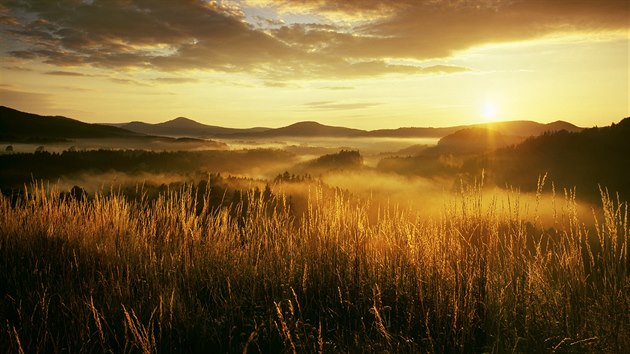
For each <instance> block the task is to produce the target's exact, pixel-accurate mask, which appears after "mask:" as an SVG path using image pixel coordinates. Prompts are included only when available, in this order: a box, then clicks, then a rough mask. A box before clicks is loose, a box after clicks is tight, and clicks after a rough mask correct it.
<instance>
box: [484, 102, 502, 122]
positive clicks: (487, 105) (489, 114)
mask: <svg viewBox="0 0 630 354" xmlns="http://www.w3.org/2000/svg"><path fill="white" fill-rule="evenodd" d="M498 113H499V109H498V107H497V105H496V103H494V102H493V101H486V102H484V104H483V106H482V107H481V116H482V117H483V119H484V120H485V121H487V122H490V121H493V120H495V119H496V117H497V114H498Z"/></svg>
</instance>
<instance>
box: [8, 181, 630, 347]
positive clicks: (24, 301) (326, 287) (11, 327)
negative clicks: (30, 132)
mask: <svg viewBox="0 0 630 354" xmlns="http://www.w3.org/2000/svg"><path fill="white" fill-rule="evenodd" d="M541 185H542V182H541ZM197 195H198V193H196V191H195V190H194V188H193V187H187V188H184V189H181V190H177V191H169V192H167V193H165V194H163V195H161V196H160V197H159V198H158V199H156V200H153V201H150V202H149V201H147V200H146V199H140V200H128V199H126V198H125V197H124V196H123V195H120V194H116V193H113V194H108V195H105V194H97V195H95V196H94V198H92V199H90V200H87V199H83V200H77V199H61V198H59V197H58V192H57V191H55V190H54V189H47V188H44V186H43V185H34V186H32V187H31V188H29V190H28V193H27V195H26V197H25V198H23V199H20V200H18V201H12V200H10V198H7V197H1V199H0V295H1V296H2V299H1V301H2V302H1V304H0V306H1V307H0V326H2V327H1V328H0V348H4V350H5V351H6V352H10V353H21V352H24V353H43V352H46V353H48V352H52V353H55V352H114V353H126V352H142V353H153V352H238V353H257V352H263V353H269V352H289V353H295V352H299V353H302V352H313V353H315V352H316V353H322V352H455V353H458V352H490V353H505V352H584V351H596V352H609V353H615V352H622V351H623V350H624V349H627V348H630V317H629V316H630V315H629V314H630V311H628V310H629V309H630V280H629V279H630V278H629V277H628V271H629V269H630V258H629V257H628V252H629V248H630V245H629V242H628V236H629V232H628V209H627V203H622V202H620V201H619V200H616V199H613V198H611V197H610V196H609V194H608V193H607V192H606V191H604V192H603V193H602V202H603V203H602V206H601V212H602V215H603V217H600V218H598V219H597V220H596V222H595V226H594V227H588V226H586V225H585V224H584V223H583V222H582V221H580V220H579V219H578V217H577V212H576V211H575V210H576V207H575V206H576V201H575V196H574V195H573V194H572V193H571V192H569V193H567V195H566V197H565V198H564V199H563V200H562V201H560V202H559V204H560V209H561V210H560V211H559V212H558V213H554V214H555V215H556V216H555V218H554V225H555V226H554V227H553V228H544V227H543V226H542V224H541V223H540V222H539V221H538V219H537V217H536V216H533V217H532V218H531V220H527V218H526V215H525V214H526V213H525V206H524V205H521V204H520V202H519V198H518V194H516V193H515V194H514V195H513V197H512V198H510V200H509V201H508V202H507V203H501V202H500V201H498V200H496V199H493V198H492V197H488V196H484V195H483V191H482V188H481V187H480V186H478V185H474V186H469V187H466V186H462V190H461V192H460V193H459V196H458V197H457V198H455V199H453V200H452V201H451V202H450V203H445V207H444V209H443V213H442V217H440V218H436V219H431V220H427V219H424V218H422V217H420V216H418V215H415V214H414V211H413V210H404V209H399V208H396V207H387V206H381V205H377V204H375V203H371V202H370V201H369V200H354V199H351V198H349V197H347V196H344V195H341V194H333V195H329V194H327V193H324V192H323V191H322V190H321V189H314V190H313V191H312V193H311V195H310V199H309V203H308V207H307V209H306V210H305V211H304V213H303V215H296V213H294V212H292V211H291V210H290V208H289V207H288V206H287V204H286V202H284V200H283V199H282V198H280V199H277V200H265V199H263V198H255V196H254V194H253V192H251V193H250V196H249V198H245V199H244V201H243V202H241V203H237V204H236V205H233V206H232V207H231V208H221V209H212V208H210V207H209V203H207V201H208V200H209V199H208V198H209V195H205V196H201V197H199V198H198V197H197ZM483 198H490V199H489V200H484V199H483ZM198 205H205V206H206V207H204V208H201V209H198V208H197V206H198ZM199 210H201V211H199ZM596 214H597V213H596Z"/></svg>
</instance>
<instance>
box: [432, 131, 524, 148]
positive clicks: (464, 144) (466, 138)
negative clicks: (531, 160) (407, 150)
mask: <svg viewBox="0 0 630 354" xmlns="http://www.w3.org/2000/svg"><path fill="white" fill-rule="evenodd" d="M493 128H494V127H493ZM493 128H489V127H487V126H475V127H472V128H465V129H461V130H458V131H456V132H455V133H453V134H450V135H447V136H445V137H443V138H442V139H440V141H439V142H438V144H437V146H435V147H431V148H429V149H427V150H425V151H423V153H434V154H454V155H462V154H479V153H483V152H488V151H492V150H496V149H499V148H502V147H506V146H509V145H514V144H518V143H520V142H522V141H523V140H525V137H523V136H516V135H508V134H504V133H502V132H501V130H499V131H497V130H495V129H493Z"/></svg>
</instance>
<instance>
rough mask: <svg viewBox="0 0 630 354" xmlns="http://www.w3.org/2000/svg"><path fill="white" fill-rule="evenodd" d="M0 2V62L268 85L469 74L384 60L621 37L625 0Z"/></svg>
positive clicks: (451, 68) (433, 57) (626, 12)
mask: <svg viewBox="0 0 630 354" xmlns="http://www.w3.org/2000/svg"><path fill="white" fill-rule="evenodd" d="M4 3H5V4H4V5H3V6H2V8H0V22H1V23H2V24H4V25H3V26H2V27H0V29H1V30H2V31H3V32H4V33H3V36H5V35H6V36H8V37H9V38H10V39H9V41H10V42H11V43H12V44H15V45H11V46H7V48H5V49H4V51H5V54H4V55H9V56H12V57H14V58H19V59H22V60H26V61H43V62H45V63H48V64H52V65H55V66H58V67H60V68H63V67H73V68H77V67H78V68H80V67H82V66H84V67H101V68H110V69H112V70H119V69H127V68H140V69H150V70H157V71H161V72H176V71H184V70H195V69H198V70H211V71H220V72H230V73H231V72H233V73H242V72H248V73H251V74H254V75H256V76H258V77H260V78H261V79H263V80H264V81H268V82H283V81H287V80H294V79H304V78H316V79H318V78H326V79H352V78H363V77H370V76H377V75H386V74H399V75H422V74H435V73H453V72H461V71H465V70H469V69H467V68H462V67H456V66H447V65H435V66H431V67H421V66H417V65H398V64H392V62H395V60H397V59H412V60H415V61H418V62H422V61H425V60H432V61H434V62H437V63H439V59H442V58H447V57H449V56H451V55H453V53H455V52H457V51H460V50H464V49H467V48H470V47H473V46H478V45H482V44H486V43H497V42H510V41H519V40H527V39H533V38H540V37H543V36H546V35H549V34H553V33H567V32H580V33H587V32H606V31H615V32H620V33H621V32H624V31H626V30H627V29H628V22H627V19H628V17H629V16H630V10H629V8H630V7H629V6H627V1H626V0H601V1H591V0H572V1H544V0H481V1H472V0H401V1H384V0H343V1H341V0H338V1H333V0H291V1H288V0H248V1H245V4H247V6H244V7H240V6H239V5H238V4H240V2H231V1H230V2H227V1H223V2H215V1H205V0H204V1H201V0H185V1H168V0H155V1H150V0H112V1H105V0H94V1H83V2H82V1H77V0H58V1H26V0H7V1H5V2H4ZM248 6H250V7H248ZM251 6H258V7H260V6H266V7H273V10H275V11H271V12H272V13H277V14H279V15H278V16H279V18H276V17H277V16H276V15H274V16H273V17H272V18H267V17H263V16H262V15H260V14H258V12H254V14H255V15H253V16H249V15H248V14H246V11H248V10H251ZM261 13H266V12H264V11H263V12H261ZM289 13H290V14H291V16H293V18H308V19H309V20H308V21H310V22H311V23H294V22H289V21H284V19H283V18H282V16H283V15H282V14H289ZM296 15H297V16H296ZM287 16H288V15H287ZM300 16H302V17H300ZM311 18H313V19H314V20H312V21H311V20H310V19H311ZM340 18H341V19H343V20H342V21H338V19H340ZM247 21H252V23H248V22H247ZM287 23H288V24H287ZM58 71H60V72H61V71H64V70H58ZM164 79H165V80H164V81H162V82H164V83H185V82H191V81H184V80H187V79H180V78H169V77H165V78H164ZM158 81H160V80H158Z"/></svg>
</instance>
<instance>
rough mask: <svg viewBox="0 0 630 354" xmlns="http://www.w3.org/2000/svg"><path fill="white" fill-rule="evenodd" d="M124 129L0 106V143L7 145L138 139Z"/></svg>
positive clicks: (136, 135)
mask: <svg viewBox="0 0 630 354" xmlns="http://www.w3.org/2000/svg"><path fill="white" fill-rule="evenodd" d="M139 136H141V135H140V134H138V133H134V132H131V131H128V130H125V129H121V128H117V127H112V126H104V125H100V124H89V123H84V122H81V121H78V120H75V119H71V118H67V117H61V116H40V115H37V114H32V113H25V112H20V111H18V110H15V109H12V108H9V107H4V106H0V140H2V141H10V142H40V141H61V140H65V139H72V138H126V137H139Z"/></svg>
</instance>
